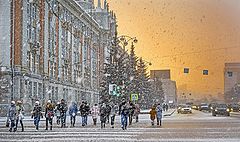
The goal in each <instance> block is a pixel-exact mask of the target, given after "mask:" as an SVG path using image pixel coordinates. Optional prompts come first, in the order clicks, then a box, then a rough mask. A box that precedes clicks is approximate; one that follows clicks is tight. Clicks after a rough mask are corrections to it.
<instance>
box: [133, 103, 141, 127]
mask: <svg viewBox="0 0 240 142" xmlns="http://www.w3.org/2000/svg"><path fill="white" fill-rule="evenodd" d="M139 114H140V107H139V104H135V110H134V116H135V118H136V123H137V122H138V116H139Z"/></svg>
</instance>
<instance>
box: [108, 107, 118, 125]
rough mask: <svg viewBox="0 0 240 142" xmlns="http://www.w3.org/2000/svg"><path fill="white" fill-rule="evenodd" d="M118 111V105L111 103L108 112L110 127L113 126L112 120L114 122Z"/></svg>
mask: <svg viewBox="0 0 240 142" xmlns="http://www.w3.org/2000/svg"><path fill="white" fill-rule="evenodd" d="M117 113H118V105H116V104H115V105H113V106H112V107H111V113H110V117H111V127H112V128H114V122H115V117H116V115H117Z"/></svg>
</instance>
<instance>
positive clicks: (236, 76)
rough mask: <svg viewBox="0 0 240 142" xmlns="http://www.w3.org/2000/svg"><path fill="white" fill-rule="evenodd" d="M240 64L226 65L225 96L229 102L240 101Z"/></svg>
mask: <svg viewBox="0 0 240 142" xmlns="http://www.w3.org/2000/svg"><path fill="white" fill-rule="evenodd" d="M239 88H240V63H225V68H224V94H225V99H226V101H228V102H238V101H240V92H239V91H238V90H239Z"/></svg>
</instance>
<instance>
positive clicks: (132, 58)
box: [126, 44, 138, 95]
mask: <svg viewBox="0 0 240 142" xmlns="http://www.w3.org/2000/svg"><path fill="white" fill-rule="evenodd" d="M134 49H135V47H134V45H133V44H132V46H131V51H130V55H129V64H128V74H127V78H128V81H127V82H126V83H127V86H126V94H128V95H130V94H131V93H137V92H138V84H137V61H138V57H137V56H136V54H135V50H134Z"/></svg>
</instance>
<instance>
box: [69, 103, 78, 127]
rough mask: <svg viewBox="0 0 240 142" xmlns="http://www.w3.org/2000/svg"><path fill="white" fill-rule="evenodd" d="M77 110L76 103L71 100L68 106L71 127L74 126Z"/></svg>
mask: <svg viewBox="0 0 240 142" xmlns="http://www.w3.org/2000/svg"><path fill="white" fill-rule="evenodd" d="M77 111H78V108H77V104H76V103H75V102H72V104H71V106H70V107H69V115H70V121H71V127H75V121H76V116H77Z"/></svg>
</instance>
